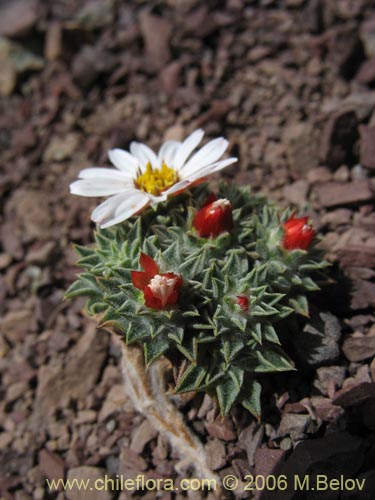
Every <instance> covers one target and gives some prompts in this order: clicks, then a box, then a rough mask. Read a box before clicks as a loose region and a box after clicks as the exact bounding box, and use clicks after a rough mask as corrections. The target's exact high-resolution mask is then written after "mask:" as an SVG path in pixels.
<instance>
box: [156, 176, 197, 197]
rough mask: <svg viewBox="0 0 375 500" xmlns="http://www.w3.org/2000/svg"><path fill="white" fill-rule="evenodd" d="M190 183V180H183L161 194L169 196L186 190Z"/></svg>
mask: <svg viewBox="0 0 375 500" xmlns="http://www.w3.org/2000/svg"><path fill="white" fill-rule="evenodd" d="M191 183H192V181H191V180H190V179H185V180H183V181H179V182H176V184H174V185H173V186H172V187H170V188H169V189H167V190H166V191H164V192H163V194H164V195H166V196H169V195H170V194H173V193H176V192H177V191H181V190H182V189H186V188H188V187H189V186H190V184H191Z"/></svg>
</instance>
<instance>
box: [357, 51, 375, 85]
mask: <svg viewBox="0 0 375 500" xmlns="http://www.w3.org/2000/svg"><path fill="white" fill-rule="evenodd" d="M355 78H356V80H357V81H358V82H359V83H362V84H363V85H370V83H373V82H374V81H375V56H374V57H371V59H368V60H367V61H365V62H364V63H362V64H361V66H360V68H359V71H358V73H357V75H356V77H355Z"/></svg>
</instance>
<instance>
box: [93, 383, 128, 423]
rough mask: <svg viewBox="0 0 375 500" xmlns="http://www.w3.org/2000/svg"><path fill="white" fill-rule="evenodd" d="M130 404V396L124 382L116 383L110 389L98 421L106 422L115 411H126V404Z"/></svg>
mask: <svg viewBox="0 0 375 500" xmlns="http://www.w3.org/2000/svg"><path fill="white" fill-rule="evenodd" d="M127 403H128V404H129V397H128V396H127V395H126V394H125V388H124V385H123V384H116V385H114V386H113V387H111V389H110V390H109V392H108V394H107V397H106V398H105V401H104V403H103V406H102V408H101V410H100V412H99V416H98V421H99V422H104V420H106V419H107V418H108V417H109V416H111V415H112V414H113V413H115V412H121V411H124V409H125V405H126V404H127Z"/></svg>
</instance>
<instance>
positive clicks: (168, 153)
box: [158, 141, 181, 167]
mask: <svg viewBox="0 0 375 500" xmlns="http://www.w3.org/2000/svg"><path fill="white" fill-rule="evenodd" d="M180 146H181V142H178V141H166V142H165V143H164V144H163V145H162V147H161V148H160V150H159V155H158V156H159V162H160V164H161V163H162V162H163V161H164V162H165V163H166V164H167V165H168V167H170V166H173V165H174V160H175V156H176V152H177V150H178V148H179V147H180Z"/></svg>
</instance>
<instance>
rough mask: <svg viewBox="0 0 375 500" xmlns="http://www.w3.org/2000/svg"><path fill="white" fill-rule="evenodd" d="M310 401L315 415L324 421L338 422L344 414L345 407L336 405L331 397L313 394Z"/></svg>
mask: <svg viewBox="0 0 375 500" xmlns="http://www.w3.org/2000/svg"><path fill="white" fill-rule="evenodd" d="M310 403H311V407H312V409H313V410H314V412H315V415H316V416H317V417H318V418H320V419H321V420H323V421H324V422H337V420H338V419H339V418H340V417H341V416H342V415H343V414H344V410H343V408H341V406H336V405H334V404H333V403H332V400H331V399H329V398H323V397H320V396H313V397H312V398H311V399H310Z"/></svg>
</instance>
